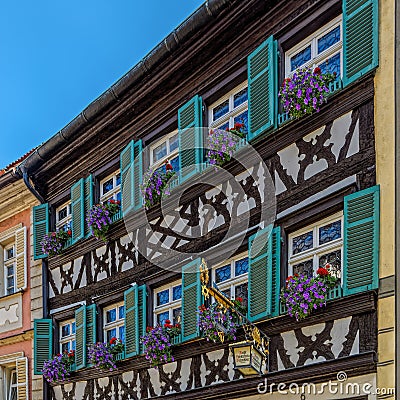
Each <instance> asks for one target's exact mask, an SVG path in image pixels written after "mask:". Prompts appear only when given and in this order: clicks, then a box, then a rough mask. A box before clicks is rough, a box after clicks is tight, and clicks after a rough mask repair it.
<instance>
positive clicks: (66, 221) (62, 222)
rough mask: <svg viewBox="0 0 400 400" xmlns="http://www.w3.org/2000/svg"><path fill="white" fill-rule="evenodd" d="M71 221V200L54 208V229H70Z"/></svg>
mask: <svg viewBox="0 0 400 400" xmlns="http://www.w3.org/2000/svg"><path fill="white" fill-rule="evenodd" d="M71 221H72V214H71V201H68V202H66V203H64V204H62V205H61V206H59V207H57V208H56V230H64V231H67V230H68V229H71Z"/></svg>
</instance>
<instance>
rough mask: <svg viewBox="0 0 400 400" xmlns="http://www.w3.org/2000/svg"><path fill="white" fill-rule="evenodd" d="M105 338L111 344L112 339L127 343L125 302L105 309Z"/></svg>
mask: <svg viewBox="0 0 400 400" xmlns="http://www.w3.org/2000/svg"><path fill="white" fill-rule="evenodd" d="M103 312H104V314H103V315H104V327H103V329H104V338H105V340H107V342H109V341H110V340H111V339H112V338H114V337H115V338H117V339H120V340H121V341H122V342H123V343H125V306H124V303H123V302H120V303H117V304H113V305H110V306H107V307H105V308H104V311H103Z"/></svg>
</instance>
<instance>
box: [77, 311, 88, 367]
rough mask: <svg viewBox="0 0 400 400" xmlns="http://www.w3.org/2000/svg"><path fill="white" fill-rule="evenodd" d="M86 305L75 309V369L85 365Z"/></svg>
mask: <svg viewBox="0 0 400 400" xmlns="http://www.w3.org/2000/svg"><path fill="white" fill-rule="evenodd" d="M86 355H87V349H86V306H84V305H83V306H81V307H79V308H78V309H77V310H76V311H75V364H76V369H81V368H85V367H86Z"/></svg>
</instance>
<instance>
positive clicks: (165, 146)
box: [150, 131, 179, 172]
mask: <svg viewBox="0 0 400 400" xmlns="http://www.w3.org/2000/svg"><path fill="white" fill-rule="evenodd" d="M167 161H168V162H169V163H170V164H171V165H172V168H173V171H175V172H177V171H179V137H178V131H174V132H172V133H170V134H169V135H166V136H164V137H163V138H162V139H161V140H159V141H157V142H156V143H154V145H152V146H151V147H150V164H151V166H152V168H153V169H154V170H158V169H159V170H161V171H163V172H165V171H166V165H165V164H166V162H167Z"/></svg>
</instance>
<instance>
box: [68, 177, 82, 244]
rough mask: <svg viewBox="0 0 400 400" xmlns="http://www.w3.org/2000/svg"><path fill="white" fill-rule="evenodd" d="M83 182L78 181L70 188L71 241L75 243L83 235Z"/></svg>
mask: <svg viewBox="0 0 400 400" xmlns="http://www.w3.org/2000/svg"><path fill="white" fill-rule="evenodd" d="M84 193H85V180H84V179H83V178H81V179H79V181H78V182H76V183H75V185H73V186H72V188H71V210H72V211H71V212H72V227H71V228H72V241H73V242H76V241H78V240H79V239H82V238H83V237H84V235H85V201H84Z"/></svg>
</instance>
